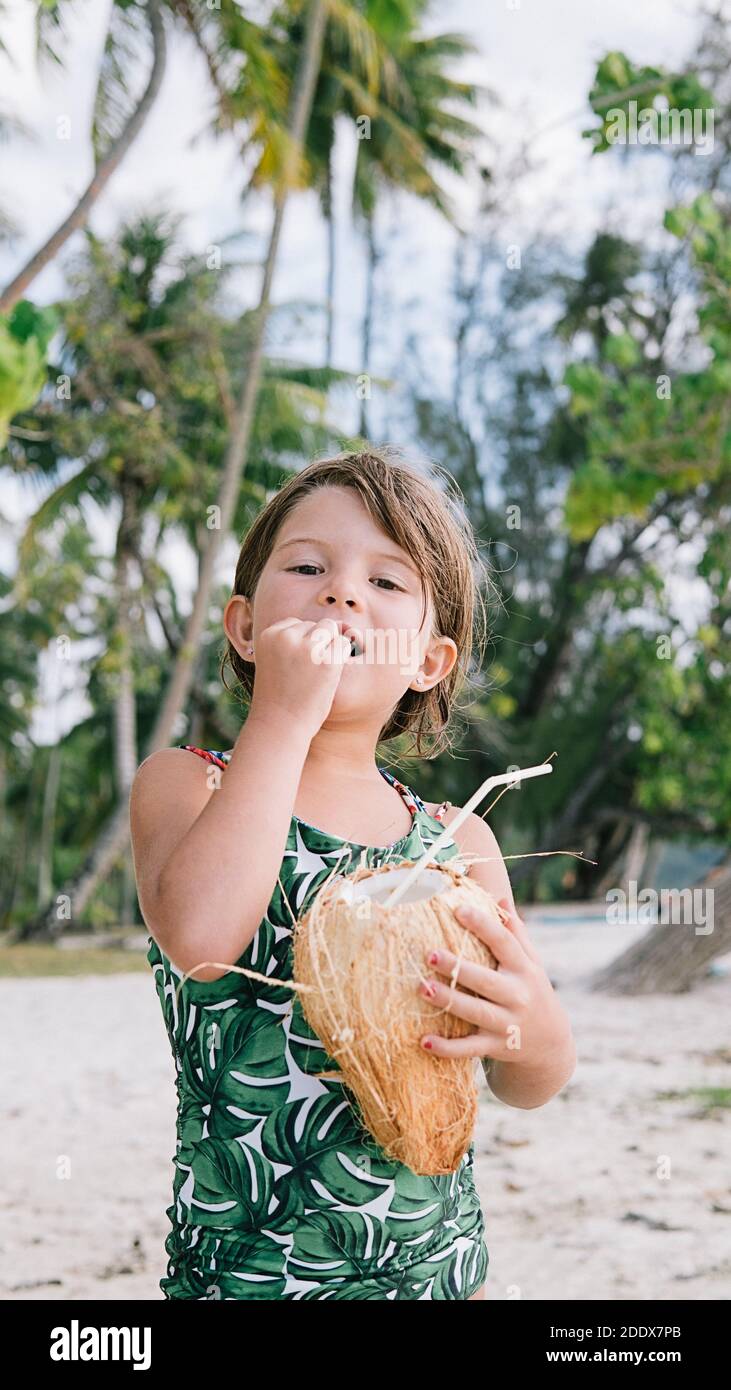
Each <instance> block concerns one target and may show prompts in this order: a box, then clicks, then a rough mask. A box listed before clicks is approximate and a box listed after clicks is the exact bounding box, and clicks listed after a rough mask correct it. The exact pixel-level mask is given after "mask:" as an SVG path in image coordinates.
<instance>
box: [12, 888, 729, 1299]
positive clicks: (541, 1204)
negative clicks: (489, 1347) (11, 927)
mask: <svg viewBox="0 0 731 1390" xmlns="http://www.w3.org/2000/svg"><path fill="white" fill-rule="evenodd" d="M531 918H532V914H531V913H530V912H527V913H526V920H527V921H528V923H529V927H530V930H531V935H532V937H533V940H534V941H535V942H536V945H537V947H538V950H539V952H540V954H541V958H542V960H543V962H544V964H545V966H546V969H547V970H548V972H549V975H550V976H551V979H552V980H553V981H554V984H555V985H556V987H557V988H558V990H559V993H560V996H561V998H562V1000H563V1001H564V1002H565V1004H566V1007H567V1008H568V1010H569V1013H570V1015H571V1018H572V1022H573V1027H574V1034H575V1037H576V1041H577V1047H578V1052H579V1064H578V1067H577V1069H576V1072H575V1073H574V1076H573V1078H572V1080H571V1081H570V1082H569V1083H568V1085H567V1086H566V1087H565V1088H564V1090H563V1091H562V1092H560V1093H559V1095H558V1096H556V1097H554V1099H553V1100H552V1101H550V1102H549V1103H548V1104H547V1105H545V1106H541V1107H539V1108H537V1109H532V1110H520V1109H517V1108H515V1107H514V1106H506V1105H504V1104H503V1103H502V1102H501V1101H498V1100H496V1099H495V1097H494V1096H493V1095H492V1093H491V1092H490V1091H489V1090H488V1089H487V1086H486V1085H485V1089H484V1092H483V1095H482V1104H481V1118H480V1127H479V1132H478V1135H477V1143H476V1168H477V1180H478V1185H479V1190H480V1197H481V1201H482V1207H483V1211H484V1213H485V1220H486V1228H487V1244H488V1249H489V1251H490V1267H489V1271H488V1286H487V1297H488V1299H507V1298H517V1297H521V1298H524V1299H544V1298H560V1299H571V1300H573V1299H598V1298H602V1299H603V1298H606V1299H633V1300H635V1299H637V1300H654V1299H691V1300H695V1299H703V1300H705V1299H728V1298H729V1297H730V1296H731V1163H730V1162H729V1154H730V1152H731V1144H730V1142H729V1134H730V1130H731V1113H730V1112H729V1111H728V1110H720V1109H719V1110H717V1111H714V1112H710V1113H709V1114H707V1115H706V1116H705V1118H704V1117H703V1113H702V1109H701V1106H700V1103H699V1101H697V1100H696V1099H695V1098H693V1097H680V1098H676V1099H667V1100H663V1099H659V1098H658V1093H661V1092H667V1091H684V1090H686V1089H688V1088H694V1087H709V1086H726V1087H728V1086H729V1070H730V1069H729V1061H730V1060H731V1039H730V1038H729V1017H730V1015H731V1007H730V1006H731V979H729V978H728V977H726V978H717V979H709V980H708V981H707V982H706V983H704V984H703V985H702V986H701V987H700V988H699V989H697V990H695V991H693V992H692V993H691V994H689V995H684V996H668V995H664V996H655V997H651V998H640V999H621V998H610V997H608V996H606V995H592V994H590V993H588V992H587V991H586V989H585V988H584V987H583V985H582V977H583V976H585V974H586V972H587V971H588V970H591V969H593V968H594V967H595V966H597V965H599V964H601V963H603V962H604V961H605V960H607V959H609V958H611V956H613V955H614V954H616V953H617V952H619V951H620V950H622V949H623V948H624V946H625V945H626V944H629V942H630V941H631V940H633V939H635V938H636V936H637V935H638V932H639V933H640V934H641V932H642V930H643V929H642V928H639V929H638V928H630V927H623V928H616V927H614V928H609V927H607V926H605V925H603V924H601V923H597V924H593V925H590V926H587V925H576V926H574V925H567V926H541V925H537V924H533V925H531ZM0 1007H1V1010H2V1021H3V1023H2V1026H3V1032H4V1038H3V1058H4V1064H3V1068H2V1073H3V1076H2V1102H1V1123H2V1134H3V1177H4V1181H3V1184H2V1193H1V1195H0V1204H1V1205H2V1207H3V1208H4V1210H3V1218H2V1231H3V1234H2V1264H1V1268H0V1297H2V1298H4V1299H27V1298H32V1299H60V1300H65V1299H82V1298H90V1299H131V1298H152V1299H158V1298H159V1299H162V1294H161V1292H160V1289H159V1287H158V1280H159V1279H160V1278H161V1276H162V1275H163V1274H164V1272H165V1252H164V1249H163V1241H164V1239H165V1235H166V1232H167V1218H166V1216H165V1208H166V1207H167V1206H168V1205H169V1203H170V1201H171V1189H172V1156H173V1154H174V1151H175V1089H174V1071H173V1060H172V1056H171V1053H170V1048H169V1044H168V1040H167V1037H166V1034H165V1032H164V1027H163V1020H162V1013H161V1010H160V1005H159V1003H158V1000H157V996H156V994H155V989H154V985H153V980H152V975H151V973H150V974H149V975H142V976H137V975H117V976H95V977H88V978H85V979H73V978H61V979H39V980H30V979H28V980H25V979H23V980H0ZM64 1156H65V1159H64ZM64 1162H66V1164H67V1165H70V1176H69V1177H63V1176H59V1173H60V1172H61V1166H62V1165H63V1164H64ZM668 1173H669V1176H668V1175H667V1174H668Z"/></svg>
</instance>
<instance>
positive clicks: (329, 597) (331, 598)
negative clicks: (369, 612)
mask: <svg viewBox="0 0 731 1390" xmlns="http://www.w3.org/2000/svg"><path fill="white" fill-rule="evenodd" d="M342 592H345V593H350V592H352V591H351V590H343V591H342ZM337 602H338V597H337V595H336V594H335V593H333V591H332V590H331V589H325V590H324V591H323V593H322V594H321V595H320V603H322V604H328V605H329V604H331V603H337ZM342 602H343V603H344V604H345V606H346V608H357V606H358V601H357V599H354V598H344V599H343V600H342Z"/></svg>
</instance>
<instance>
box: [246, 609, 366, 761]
mask: <svg viewBox="0 0 731 1390" xmlns="http://www.w3.org/2000/svg"><path fill="white" fill-rule="evenodd" d="M349 657H350V640H349V638H347V637H344V636H343V635H342V633H341V631H340V625H339V624H338V623H336V622H335V620H334V619H333V618H322V619H321V620H320V622H317V623H315V622H307V621H304V620H303V619H301V618H281V619H280V621H279V622H277V623H272V625H271V627H266V628H264V630H263V632H261V633H260V634H259V637H258V638H257V642H256V655H255V661H256V679H255V682H254V694H253V698H252V702H251V711H250V716H249V717H250V718H251V717H252V716H254V717H256V716H258V715H259V714H263V715H264V716H265V717H268V716H270V715H271V713H272V711H275V712H276V711H278V712H279V713H280V714H284V716H285V717H286V718H287V719H291V720H296V721H297V722H298V723H299V724H300V725H304V727H305V728H306V729H307V730H308V731H309V732H310V733H311V736H312V737H314V735H315V734H316V733H317V731H318V729H319V728H320V727H321V725H322V724H323V723H324V721H325V720H326V719H327V716H328V714H329V713H330V707H331V705H332V702H333V698H334V696H335V691H336V690H337V688H338V685H339V684H340V678H341V676H342V674H343V670H344V668H345V662H346V661H347V660H348V659H349Z"/></svg>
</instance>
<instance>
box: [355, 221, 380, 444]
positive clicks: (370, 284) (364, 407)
mask: <svg viewBox="0 0 731 1390" xmlns="http://www.w3.org/2000/svg"><path fill="white" fill-rule="evenodd" d="M373 220H374V218H373V214H371V215H370V216H369V217H368V218H367V220H366V237H367V242H368V276H367V280H366V304H365V313H364V315H363V347H362V354H361V360H362V366H361V376H362V378H363V395H362V396H361V402H360V426H359V428H360V433H361V436H362V438H363V439H368V438H370V436H369V434H368V404H367V403H368V395H369V394H370V366H371V343H372V338H373V307H374V301H375V290H376V266H377V264H378V250H377V248H376V237H375V229H374V226H373Z"/></svg>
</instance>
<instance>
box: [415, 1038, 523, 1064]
mask: <svg viewBox="0 0 731 1390" xmlns="http://www.w3.org/2000/svg"><path fill="white" fill-rule="evenodd" d="M425 1041H427V1042H429V1043H431V1046H430V1047H429V1048H427V1049H426V1050H427V1051H428V1052H431V1053H432V1055H433V1056H434V1057H494V1058H499V1057H501V1056H502V1055H503V1053H504V1051H505V1039H504V1038H502V1037H500V1036H499V1034H497V1033H468V1034H467V1036H466V1037H465V1038H443V1037H442V1036H441V1035H440V1034H439V1033H425V1034H424V1037H423V1038H422V1040H421V1045H422V1047H423V1046H424V1042H425Z"/></svg>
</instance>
